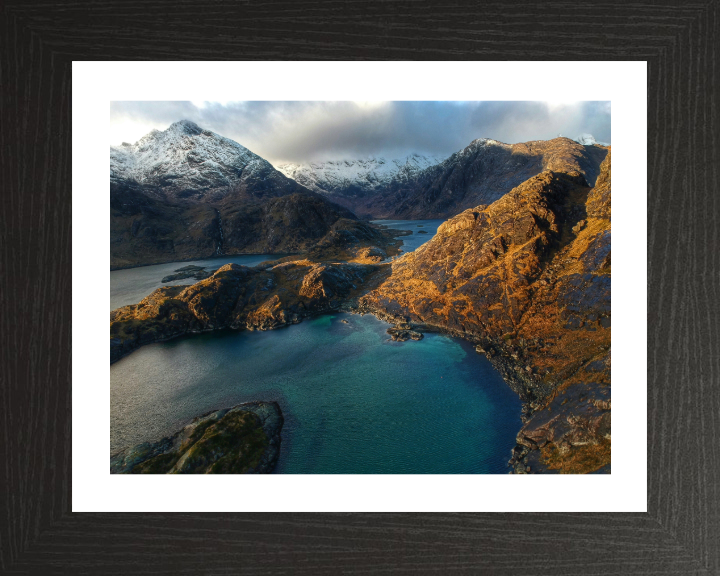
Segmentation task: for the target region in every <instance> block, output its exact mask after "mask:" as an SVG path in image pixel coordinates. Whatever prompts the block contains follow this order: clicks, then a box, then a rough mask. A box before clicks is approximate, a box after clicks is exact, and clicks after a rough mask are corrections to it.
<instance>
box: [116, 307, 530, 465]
mask: <svg viewBox="0 0 720 576" xmlns="http://www.w3.org/2000/svg"><path fill="white" fill-rule="evenodd" d="M343 319H344V320H347V321H348V323H347V324H346V323H343V322H342V320H343ZM387 328H388V325H387V324H385V323H383V322H380V321H379V320H377V319H376V318H375V317H373V316H369V315H368V316H356V315H349V314H335V315H326V316H321V317H318V318H315V319H312V320H307V321H305V322H303V323H301V324H298V325H294V326H290V327H288V328H283V329H279V330H272V331H269V332H247V331H245V332H231V331H227V332H219V333H210V334H203V335H197V336H191V337H186V338H181V339H177V340H173V341H170V342H166V343H159V344H153V345H150V346H145V347H144V348H141V349H140V350H138V351H136V352H134V353H133V354H131V355H130V356H128V357H126V358H124V359H123V360H120V361H119V362H117V363H116V364H114V365H112V366H111V368H110V375H111V452H114V451H116V450H119V449H122V448H124V447H126V446H130V445H134V444H137V443H139V442H142V441H146V440H147V441H152V440H157V439H159V438H161V437H163V436H164V435H167V434H170V433H172V432H174V431H176V430H177V429H179V428H180V427H181V426H183V425H184V424H186V423H187V422H189V421H190V420H191V419H192V418H193V417H194V416H197V415H199V414H202V413H204V412H207V411H210V410H213V409H217V408H223V407H229V406H233V405H235V404H238V403H240V402H245V401H250V400H277V401H278V402H279V403H280V406H281V408H282V410H283V412H284V414H285V426H284V428H283V433H282V437H283V441H282V451H281V457H280V461H279V464H278V467H277V469H276V471H277V472H279V473H288V474H292V473H296V474H322V473H325V474H332V473H436V474H453V473H506V472H507V468H506V462H507V460H508V458H509V456H510V449H511V448H512V447H513V446H514V444H515V435H516V433H517V431H518V430H519V429H520V426H521V422H520V401H519V400H518V398H517V396H516V395H515V394H514V393H513V392H512V391H511V390H510V389H509V388H508V387H507V385H506V384H505V383H504V382H503V381H502V379H501V378H500V376H499V375H498V373H497V372H496V371H495V370H494V369H493V368H492V366H491V365H490V363H489V362H488V361H487V360H486V359H485V358H484V357H483V356H481V355H479V354H477V353H476V352H475V351H474V350H473V347H472V346H471V345H470V344H468V343H467V342H464V341H462V340H457V339H452V338H448V337H445V336H441V335H437V334H426V336H425V338H424V339H423V340H421V341H419V342H415V341H408V342H402V343H398V342H392V341H389V339H388V336H387V334H386V333H385V330H386V329H387Z"/></svg>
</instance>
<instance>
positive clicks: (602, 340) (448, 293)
mask: <svg viewBox="0 0 720 576" xmlns="http://www.w3.org/2000/svg"><path fill="white" fill-rule="evenodd" d="M392 269H393V270H392V275H391V276H390V277H388V278H387V279H386V280H385V281H384V282H383V284H382V285H381V286H380V287H379V288H377V289H376V290H374V291H372V292H370V293H369V294H367V295H365V296H363V297H362V299H361V300H360V309H361V310H365V311H373V312H380V313H381V314H384V315H386V316H393V317H397V316H402V317H405V318H406V319H407V321H409V322H413V323H417V324H420V325H427V326H431V327H436V328H440V329H442V330H445V331H447V332H449V333H451V334H453V335H456V336H460V337H463V338H467V339H469V340H472V341H475V342H477V343H478V346H479V350H481V351H482V353H484V354H486V355H487V356H488V358H489V359H490V361H491V362H492V363H493V364H494V365H495V366H496V368H497V369H498V370H499V371H500V372H501V374H502V375H503V377H504V378H505V380H506V381H507V382H508V384H509V385H510V386H511V387H512V388H513V389H514V390H516V391H517V392H518V393H519V394H520V395H521V397H522V398H523V400H524V401H525V413H524V418H525V420H526V426H530V428H527V429H524V432H522V433H521V435H519V436H518V443H519V446H521V447H522V449H521V450H519V451H518V452H517V454H515V456H514V460H513V465H515V464H517V462H518V459H517V458H516V456H517V455H518V454H520V453H521V452H522V451H523V450H526V451H527V452H525V453H524V454H523V455H522V459H525V458H530V459H531V460H532V459H533V458H535V459H536V461H535V464H534V467H531V468H532V469H533V470H534V471H542V470H544V469H549V468H551V467H552V466H554V465H555V464H557V462H558V458H559V459H560V460H562V461H564V462H570V461H575V460H577V461H578V462H584V463H585V464H586V467H585V468H584V469H583V468H582V466H581V465H580V464H577V463H576V465H574V466H573V467H562V466H560V467H559V468H558V469H559V470H560V471H571V470H574V471H578V470H579V471H583V472H590V471H592V470H590V469H589V468H591V467H592V465H594V464H592V465H591V463H601V461H602V462H604V460H603V458H601V457H600V456H601V455H602V454H605V456H606V457H607V459H608V462H609V441H610V439H609V432H608V433H607V434H605V424H607V425H608V426H609V404H608V411H607V412H608V415H607V417H605V416H602V418H603V420H602V426H601V425H600V423H599V420H597V418H596V416H597V414H594V413H592V414H587V415H586V416H583V418H585V420H582V419H581V420H579V421H577V422H575V423H574V424H568V421H567V418H566V419H565V420H562V419H554V416H553V418H550V419H547V420H546V419H545V416H544V415H546V414H553V415H557V414H558V413H560V412H562V411H566V412H568V414H570V415H577V414H580V412H579V411H578V409H576V408H577V406H579V404H578V402H579V396H578V397H577V398H576V399H573V398H575V395H574V393H572V394H571V393H570V392H569V390H570V389H571V388H572V389H573V390H576V389H577V390H583V391H584V393H585V397H593V398H596V399H597V398H599V397H600V396H601V395H603V397H604V395H606V396H607V397H608V398H609V388H610V353H609V351H610V155H609V153H608V154H607V157H606V158H605V160H604V162H603V164H602V173H601V174H600V177H599V178H598V179H597V185H596V186H595V187H593V188H590V187H588V186H587V181H586V179H585V177H584V176H583V175H582V174H581V173H580V172H577V171H571V172H568V173H565V172H554V171H551V170H546V171H544V172H543V173H541V174H539V175H537V176H534V177H532V178H530V179H529V180H527V181H526V182H524V183H523V184H521V185H520V186H518V187H516V188H514V189H513V190H512V191H511V192H509V193H508V194H506V195H505V196H503V197H502V198H500V199H499V200H497V201H495V202H494V203H492V204H490V205H479V206H476V207H475V208H472V209H470V210H466V211H464V212H463V213H461V214H460V215H458V216H456V217H455V218H452V219H450V220H448V221H447V222H446V223H444V224H443V225H442V226H440V228H439V229H438V233H437V235H436V236H435V237H434V238H433V239H432V240H431V241H430V242H428V243H426V244H425V245H423V246H421V247H420V248H418V249H417V250H416V251H415V252H412V253H409V254H406V255H404V256H403V257H402V258H399V259H398V260H396V261H395V262H394V263H393V265H392ZM573 387H579V388H573ZM563 391H568V392H566V393H565V399H567V403H566V404H564V405H563V406H564V408H563V410H562V411H558V409H557V408H554V407H553V402H554V400H553V398H555V399H556V398H558V396H557V395H558V394H561V393H562V392H563ZM601 392H602V393H601ZM593 410H600V408H594V409H593ZM573 417H574V416H573ZM561 420H562V422H563V424H562V426H560V422H561ZM550 421H552V424H548V422H550ZM545 425H547V426H546V428H547V430H546V433H544V436H543V437H544V438H545V439H546V440H547V442H546V443H544V444H542V442H541V443H536V444H532V443H531V442H530V440H527V439H529V438H533V437H536V436H537V434H535V435H533V433H532V430H535V429H538V430H539V429H541V428H542V427H543V426H545ZM533 427H535V428H533ZM580 429H582V430H584V431H585V432H584V433H583V434H585V435H583V434H581V433H580V432H579V430H580ZM606 436H607V438H606ZM588 438H589V440H588ZM583 442H587V444H583ZM606 443H607V444H608V448H607V450H606V451H605V452H602V451H601V450H599V449H598V450H597V451H598V454H596V456H597V458H596V459H595V460H593V459H592V458H590V457H589V456H588V457H586V458H581V457H579V456H578V454H579V453H580V452H579V451H582V452H583V453H585V454H586V455H587V453H588V452H589V449H588V448H583V446H587V445H592V446H594V447H597V446H600V445H603V446H604V445H605V444H606ZM541 444H542V446H541ZM594 449H595V448H594ZM530 451H534V452H535V453H534V454H533V456H528V452H530ZM558 455H559V456H558ZM553 458H555V460H553ZM522 459H521V460H519V461H520V462H522ZM608 462H604V464H607V463H608ZM604 464H602V463H601V464H599V465H598V468H599V467H601V465H604ZM517 469H518V471H519V467H518V468H517Z"/></svg>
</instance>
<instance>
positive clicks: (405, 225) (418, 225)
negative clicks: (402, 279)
mask: <svg viewBox="0 0 720 576" xmlns="http://www.w3.org/2000/svg"><path fill="white" fill-rule="evenodd" d="M443 222H445V220H373V223H374V224H380V225H382V226H386V227H387V228H392V229H393V230H410V231H411V232H412V234H411V235H409V236H401V237H400V238H401V239H402V241H403V245H402V247H401V248H400V253H401V255H402V254H403V253H404V252H412V251H414V250H416V249H417V248H418V247H419V246H422V245H423V244H425V242H427V241H428V240H430V239H431V238H432V237H433V236H435V234H436V233H437V229H438V227H439V226H440V224H442V223H443ZM420 230H424V231H425V232H427V234H420V233H419V232H420Z"/></svg>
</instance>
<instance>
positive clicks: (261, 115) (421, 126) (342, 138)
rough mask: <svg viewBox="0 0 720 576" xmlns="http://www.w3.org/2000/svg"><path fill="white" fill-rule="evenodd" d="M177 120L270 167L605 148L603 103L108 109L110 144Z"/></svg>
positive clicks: (115, 105) (120, 105) (117, 105)
mask: <svg viewBox="0 0 720 576" xmlns="http://www.w3.org/2000/svg"><path fill="white" fill-rule="evenodd" d="M181 119H187V120H192V121H193V122H195V123H196V124H198V125H199V126H200V127H202V128H206V129H208V130H212V131H213V132H217V133H218V134H221V135H223V136H226V137H228V138H232V139H233V140H235V141H237V142H239V143H240V144H242V145H243V146H245V147H246V148H249V149H250V150H252V151H253V152H255V153H256V154H259V155H260V156H262V157H263V158H266V159H267V160H269V161H270V162H272V163H273V164H280V163H282V162H306V161H310V160H328V159H343V158H362V157H368V156H385V157H391V158H394V157H399V156H403V155H405V154H408V153H410V152H418V153H421V154H443V155H450V154H452V153H453V152H456V151H458V150H460V149H462V148H464V147H465V146H467V145H468V144H469V143H470V142H471V141H473V140H474V139H476V138H493V139H495V140H499V141H501V142H506V143H509V144H512V143H516V142H526V141H528V140H545V139H548V138H555V137H556V136H558V135H563V136H568V137H570V138H575V137H577V136H578V135H580V134H592V135H593V136H595V139H596V140H598V141H600V142H607V143H610V142H611V140H610V102H112V103H111V106H110V144H111V145H118V144H121V143H122V142H130V143H134V142H136V141H137V140H138V139H139V138H141V137H142V136H144V135H145V134H147V133H148V132H149V131H150V130H152V129H153V128H156V129H158V130H164V129H165V128H167V127H168V126H169V125H170V124H172V123H173V122H175V121H177V120H181Z"/></svg>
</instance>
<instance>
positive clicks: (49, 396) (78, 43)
mask: <svg viewBox="0 0 720 576" xmlns="http://www.w3.org/2000/svg"><path fill="white" fill-rule="evenodd" d="M719 35H720V24H719V22H718V2H717V1H712V2H692V1H691V2H684V3H681V2H665V1H656V2H648V1H642V2H618V1H608V2H593V3H587V2H582V3H580V2H576V1H575V2H570V1H551V2H547V3H542V4H540V3H535V2H518V3H513V4H510V3H507V4H501V3H492V2H490V3H483V4H480V3H477V2H449V3H446V4H444V5H440V4H439V3H437V4H436V3H431V2H428V1H427V0H405V1H402V2H380V3H367V2H362V1H360V0H345V1H324V2H311V1H307V0H302V1H300V2H289V1H284V2H252V1H244V2H243V1H237V2H232V1H229V0H208V1H207V2H204V3H197V2H189V1H187V0H172V1H168V0H148V1H146V2H140V1H138V0H127V1H123V2H121V1H119V0H111V1H109V0H95V1H91V2H79V1H77V2H61V3H56V2H53V3H50V2H35V3H27V2H25V3H21V2H18V1H9V2H4V3H3V4H0V86H1V92H0V122H1V124H0V190H1V191H2V194H3V200H4V206H3V210H2V211H1V212H0V253H1V254H2V276H1V277H0V301H1V302H2V313H1V314H0V327H1V330H0V334H1V337H2V342H1V344H2V345H0V431H1V432H2V442H1V443H0V462H1V464H0V572H1V573H7V574H55V573H57V574H100V573H102V574H128V573H137V574H186V573H207V574H210V573H212V574H386V573H398V574H437V573H453V574H479V573H482V574H517V573H527V574H538V575H545V574H547V575H554V576H555V575H565V574H567V575H571V574H572V575H578V574H585V575H601V574H602V575H610V574H613V575H615V574H616V575H625V574H647V575H650V574H668V575H670V574H672V575H680V574H682V575H685V574H698V575H699V574H718V573H720V544H718V543H719V542H720V481H719V480H718V479H719V478H720V475H718V472H720V466H719V464H720V422H719V420H720V417H719V416H718V411H719V410H720V381H719V380H720V354H718V349H717V343H718V341H719V336H720V334H719V332H720V321H719V320H718V319H719V318H720V294H719V293H718V292H720V288H719V286H720V262H719V260H720V242H719V239H718V218H717V217H718V203H719V202H720V190H719V189H718V176H719V174H718V171H719V168H718V166H719V165H720V136H719V134H720V123H719V122H718V113H719V112H718V105H717V103H718V101H720V86H719V85H718V68H720V62H719V61H718V41H717V38H718V37H719ZM288 58H293V59H343V60H347V59H397V60H411V59H451V60H462V59H472V60H478V59H490V60H492V59H501V60H554V59H570V60H580V61H581V60H598V59H600V60H647V61H648V69H649V92H648V98H649V99H648V110H649V118H648V121H649V122H648V129H649V141H648V145H649V148H648V177H649V187H648V224H649V238H648V250H649V261H648V376H649V384H648V420H649V428H648V475H649V479H648V492H649V497H648V509H649V512H648V513H647V514H225V515H210V514H200V515H191V514H72V513H70V494H71V474H70V466H71V451H70V448H71V447H70V419H71V412H70V409H71V402H70V400H71V396H70V394H71V390H70V383H71V379H70V378H71V377H70V371H71V272H70V270H71V268H70V265H71V227H70V218H71V133H70V97H71V61H72V60H73V59H75V60H105V59H112V60H145V59H148V60H150V59H152V60H156V59H173V60H207V59H212V60H221V59H232V60H263V59H288ZM580 67H581V64H579V65H578V68H579V69H580ZM586 80H587V79H586V78H584V77H583V76H582V75H581V74H578V77H577V78H576V79H575V81H578V82H579V81H586ZM566 81H574V80H573V78H572V77H568V78H567V79H566ZM595 81H597V82H602V79H595ZM638 329H639V330H641V329H643V328H642V327H638ZM78 353H79V352H78V351H76V354H78Z"/></svg>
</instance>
